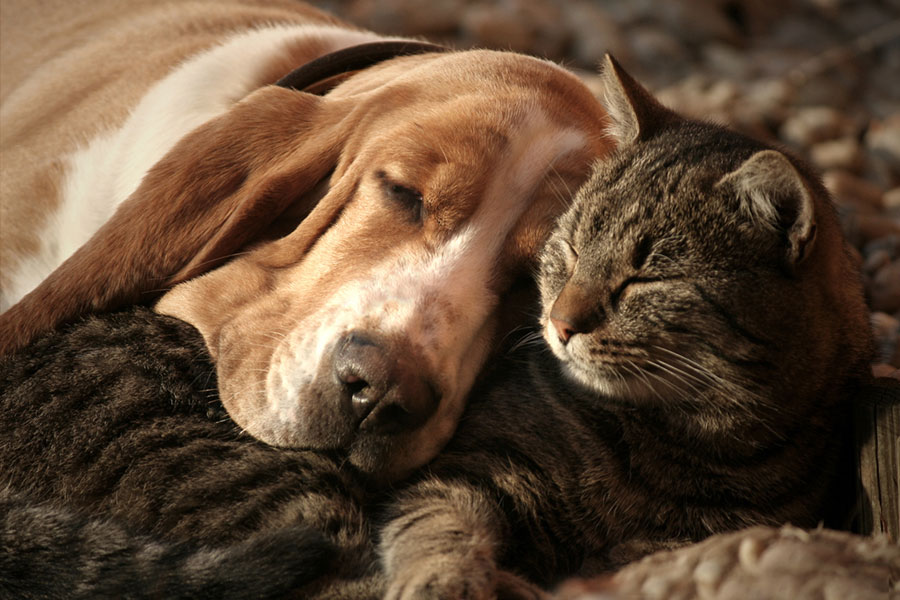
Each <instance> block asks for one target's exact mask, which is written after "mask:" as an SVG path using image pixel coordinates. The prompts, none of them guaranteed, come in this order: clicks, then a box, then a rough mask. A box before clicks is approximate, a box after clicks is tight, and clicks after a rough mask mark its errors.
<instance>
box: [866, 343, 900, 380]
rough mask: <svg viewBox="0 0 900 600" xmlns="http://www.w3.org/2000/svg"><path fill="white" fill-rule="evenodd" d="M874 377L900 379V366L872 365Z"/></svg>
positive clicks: (899, 353) (899, 352) (899, 351)
mask: <svg viewBox="0 0 900 600" xmlns="http://www.w3.org/2000/svg"><path fill="white" fill-rule="evenodd" d="M898 356H900V350H898ZM897 362H900V360H898V361H897ZM872 375H873V376H874V377H890V378H891V379H900V365H898V364H896V363H895V364H888V363H878V364H875V365H872Z"/></svg>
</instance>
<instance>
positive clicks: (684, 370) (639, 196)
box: [540, 58, 871, 409]
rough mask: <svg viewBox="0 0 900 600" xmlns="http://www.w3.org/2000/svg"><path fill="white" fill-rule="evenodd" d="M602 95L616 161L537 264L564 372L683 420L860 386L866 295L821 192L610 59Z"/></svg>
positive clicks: (546, 330)
mask: <svg viewBox="0 0 900 600" xmlns="http://www.w3.org/2000/svg"><path fill="white" fill-rule="evenodd" d="M604 83H605V85H606V90H607V91H606V100H605V105H606V107H607V110H608V112H609V114H610V120H611V125H610V127H609V132H610V135H612V136H613V137H615V138H616V140H617V142H618V150H617V152H616V153H615V154H614V155H613V156H612V157H610V158H607V159H604V160H602V161H600V162H599V163H598V164H597V165H596V166H595V169H594V173H593V175H592V177H591V179H590V180H589V182H588V183H586V184H585V185H584V186H583V187H582V188H581V189H580V190H579V191H578V193H577V194H576V198H575V200H574V203H573V205H572V206H571V208H570V209H569V210H568V212H567V213H566V214H565V215H564V216H563V217H562V218H561V220H560V224H559V226H558V228H557V230H556V232H555V233H554V235H553V236H552V238H551V240H550V241H549V243H548V245H547V247H546V249H545V251H544V255H543V257H542V262H541V275H540V283H541V293H542V301H543V309H542V315H541V325H542V327H543V335H544V337H545V338H546V340H547V341H548V343H549V344H550V346H551V348H552V349H553V352H554V353H555V354H556V356H557V357H558V358H560V359H561V360H562V362H563V363H564V369H565V370H566V372H567V373H568V374H570V375H571V376H572V377H573V378H574V379H576V380H578V381H580V382H581V383H583V384H585V385H587V386H589V387H590V388H593V389H594V390H596V391H598V392H600V393H601V394H606V395H609V396H612V397H615V398H619V399H622V400H625V401H629V402H647V401H649V402H653V401H654V400H660V399H662V400H665V401H666V402H672V401H676V402H680V403H683V404H684V405H685V406H688V407H689V406H691V405H692V403H696V401H697V400H698V399H699V398H701V397H702V398H707V397H709V398H715V399H716V402H718V403H726V404H727V403H729V402H733V401H745V400H748V399H753V398H756V399H760V400H765V401H767V402H770V401H777V400H778V399H779V398H784V397H786V396H788V395H797V394H799V395H804V394H810V393H815V392H814V390H816V389H818V388H819V387H822V386H823V385H824V383H825V380H830V381H832V382H834V381H839V380H840V379H841V378H843V379H847V378H848V377H849V376H851V375H853V374H859V373H862V372H863V371H864V370H865V369H866V367H867V364H868V360H869V357H870V349H871V341H870V333H869V326H868V318H867V313H866V309H865V306H864V303H863V296H862V288H861V285H860V282H859V278H858V276H857V274H856V269H855V266H854V265H853V261H852V260H851V259H850V257H849V254H848V252H847V248H846V247H845V243H844V240H843V237H842V235H841V232H840V228H839V225H838V222H837V220H836V218H835V215H834V211H833V209H832V207H831V205H830V202H829V199H828V196H827V192H826V191H825V189H824V188H823V187H822V185H821V183H820V182H819V181H818V179H817V177H816V176H815V175H813V174H812V173H810V171H809V170H808V169H807V168H806V167H805V166H804V165H803V164H802V163H801V162H800V161H798V160H796V159H795V158H793V157H791V156H789V155H787V154H785V153H784V152H783V151H781V150H777V149H774V148H771V147H768V146H766V145H764V144H762V143H760V142H757V141H754V140H751V139H749V138H747V137H744V136H742V135H739V134H737V133H735V132H733V131H729V130H727V129H725V128H722V127H718V126H715V125H711V124H707V123H701V122H697V121H692V120H688V119H685V118H683V117H681V116H679V115H677V114H675V113H674V112H672V111H670V110H668V109H666V108H664V107H663V106H661V105H660V104H659V103H658V102H657V101H656V100H655V99H654V98H653V97H652V96H651V95H650V94H649V93H648V92H647V91H646V90H645V89H644V88H642V87H641V86H640V85H639V84H638V83H637V82H635V81H634V80H633V79H632V78H631V77H630V76H629V75H628V74H627V73H625V72H624V71H623V70H622V69H621V67H620V66H619V65H618V64H617V63H616V62H615V61H614V60H613V59H612V58H608V59H607V65H606V68H605V71H604ZM844 375H846V377H845V376H844ZM854 376H855V375H854ZM834 377H837V378H838V379H837V380H835V379H834ZM723 406H724V404H723ZM719 408H720V409H722V406H720V407H719Z"/></svg>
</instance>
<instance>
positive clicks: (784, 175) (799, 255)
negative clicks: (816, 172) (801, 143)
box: [717, 150, 816, 265]
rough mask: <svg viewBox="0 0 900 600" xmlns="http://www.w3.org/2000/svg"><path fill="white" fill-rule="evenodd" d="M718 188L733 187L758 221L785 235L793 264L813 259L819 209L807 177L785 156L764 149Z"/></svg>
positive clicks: (789, 257) (726, 176)
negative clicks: (811, 256)
mask: <svg viewBox="0 0 900 600" xmlns="http://www.w3.org/2000/svg"><path fill="white" fill-rule="evenodd" d="M717 185H719V186H726V185H727V186H730V187H731V188H732V190H734V192H735V193H736V194H737V195H738V197H739V198H740V199H741V209H742V210H743V211H744V212H745V213H746V214H747V215H748V216H749V217H750V218H751V219H752V220H753V221H754V222H757V223H759V224H760V225H762V226H764V227H769V228H772V229H779V230H782V231H784V232H785V234H786V235H787V243H788V252H787V260H788V263H789V264H791V265H796V264H797V263H799V262H801V261H802V260H803V259H805V258H806V257H807V256H809V254H810V252H811V250H812V246H813V242H814V241H815V238H816V215H815V206H814V202H813V198H812V195H811V194H810V192H809V189H808V188H807V186H806V184H805V183H804V181H803V177H801V175H800V173H798V172H797V169H795V168H794V165H792V164H791V161H789V160H788V159H787V157H786V156H785V155H784V154H782V153H781V152H777V151H775V150H761V151H760V152H757V153H756V154H754V155H753V156H751V157H750V158H748V159H747V160H745V161H744V163H743V164H741V166H740V167H738V168H737V169H735V170H734V171H732V172H731V173H729V174H727V175H725V177H723V178H722V179H721V180H720V181H719V183H718V184H717Z"/></svg>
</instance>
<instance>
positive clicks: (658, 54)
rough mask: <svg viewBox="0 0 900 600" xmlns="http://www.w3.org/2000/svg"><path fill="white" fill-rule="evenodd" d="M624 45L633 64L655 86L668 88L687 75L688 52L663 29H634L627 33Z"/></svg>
mask: <svg viewBox="0 0 900 600" xmlns="http://www.w3.org/2000/svg"><path fill="white" fill-rule="evenodd" d="M626 41H627V42H628V45H629V50H630V55H631V56H632V57H633V59H634V61H635V63H637V64H639V65H641V66H643V68H644V69H645V70H647V71H648V75H649V76H650V77H651V78H652V79H653V81H654V82H655V84H656V85H657V86H658V85H660V84H662V85H668V84H669V83H672V82H674V81H678V80H680V79H682V78H684V77H686V76H687V75H688V74H689V73H690V70H691V69H690V66H691V65H690V63H691V60H690V58H691V57H690V54H689V52H688V49H687V48H685V46H684V45H683V44H682V43H681V42H679V41H678V39H677V38H676V37H675V36H673V35H670V34H669V33H668V32H667V31H666V30H665V29H664V28H662V27H658V26H655V25H638V26H636V27H634V28H633V29H631V30H630V31H629V32H628V37H627V38H626ZM639 72H640V71H639Z"/></svg>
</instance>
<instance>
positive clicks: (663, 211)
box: [0, 59, 872, 599]
mask: <svg viewBox="0 0 900 600" xmlns="http://www.w3.org/2000/svg"><path fill="white" fill-rule="evenodd" d="M603 77H604V81H605V84H606V86H607V94H606V105H607V107H608V110H609V112H610V115H611V127H610V135H613V136H614V137H615V138H616V139H617V141H618V144H619V149H618V150H617V153H616V154H615V156H613V157H611V158H609V159H605V160H604V161H603V162H600V163H598V164H597V165H596V167H595V172H594V174H593V176H592V177H591V179H590V181H589V182H588V183H587V184H586V185H585V186H584V187H582V189H581V190H579V191H578V192H577V193H576V195H575V198H574V200H573V202H572V206H571V208H570V209H569V210H568V212H567V213H566V214H565V215H564V216H563V218H562V219H561V221H560V224H559V227H558V228H557V230H556V231H555V233H554V234H553V236H552V238H551V240H550V241H549V242H548V244H547V246H546V249H545V251H544V254H543V256H542V260H541V268H540V272H539V274H538V282H539V286H540V290H541V297H542V309H541V318H540V327H541V329H540V334H541V335H542V337H543V338H544V339H543V340H540V339H535V340H533V341H531V342H529V343H524V344H522V345H520V347H518V348H517V349H516V350H515V351H512V352H510V353H509V354H508V355H506V356H504V357H503V358H501V359H500V360H498V361H497V362H496V363H495V365H494V367H493V369H492V370H491V372H490V373H488V374H487V375H486V376H485V377H484V378H483V379H482V380H481V381H480V382H479V384H478V386H477V387H476V388H475V391H474V392H473V395H472V398H471V400H470V405H469V407H468V408H467V409H466V413H465V415H464V418H463V420H462V421H461V422H460V424H459V427H458V430H457V433H456V435H455V436H454V438H453V439H452V440H451V442H450V443H449V444H448V446H447V447H446V448H445V450H444V451H443V452H442V453H441V454H440V455H439V456H438V457H437V458H436V459H435V460H434V461H433V462H432V463H431V464H430V465H429V466H428V467H427V468H425V469H423V470H422V471H421V473H420V474H418V475H416V476H415V477H414V478H412V479H411V480H409V481H408V482H405V483H402V484H397V485H396V486H395V487H394V488H392V489H388V490H379V489H373V488H372V487H371V486H370V485H368V482H366V481H365V480H364V478H363V477H362V476H361V475H360V474H359V473H357V472H355V471H354V470H353V469H352V467H350V466H349V465H347V464H346V462H345V460H344V458H343V457H341V456H340V455H339V454H336V453H331V454H328V453H315V452H308V451H301V450H279V449H275V448H269V447H266V446H264V445H262V444H259V443H257V442H254V441H253V440H252V439H249V438H247V437H245V436H241V435H240V432H239V431H237V430H236V428H235V426H234V425H233V424H232V423H231V422H230V421H228V419H227V416H226V415H224V413H223V412H222V408H221V405H220V404H219V403H218V402H217V400H216V399H215V397H214V390H215V382H214V375H213V371H212V370H211V366H210V364H209V361H208V357H206V356H205V351H204V350H203V348H202V341H200V339H199V336H197V335H196V332H195V331H193V330H192V328H191V327H190V326H188V325H186V324H184V323H180V322H178V321H174V320H171V319H167V318H166V317H160V316H158V315H153V314H152V313H149V312H148V311H146V310H143V309H136V310H134V311H132V312H128V313H124V314H121V315H111V316H103V317H92V318H90V319H87V320H86V321H84V322H83V323H80V324H78V325H76V326H74V327H72V328H71V329H70V330H69V331H67V332H61V333H54V334H51V335H49V336H47V337H46V338H44V339H43V340H41V341H40V342H38V343H37V344H36V345H35V346H33V347H32V348H31V349H30V350H29V351H28V352H27V353H22V354H18V355H16V356H15V357H11V358H9V359H6V360H4V361H3V362H0V388H2V390H3V392H2V407H0V408H2V410H0V425H2V426H0V448H2V449H3V451H2V453H0V474H2V475H0V477H2V480H0V485H7V486H10V487H11V488H12V489H15V490H17V491H19V492H21V493H23V494H26V495H27V497H28V498H30V499H32V501H39V502H45V501H53V502H57V503H65V504H66V505H67V506H68V507H74V509H77V510H79V511H86V512H87V513H89V514H90V515H91V518H92V519H102V522H104V523H106V522H112V523H124V524H127V525H128V527H129V528H130V530H133V531H136V532H138V535H140V536H151V537H150V538H149V539H150V540H154V539H158V540H160V541H161V542H163V543H175V544H193V545H198V544H199V545H203V546H215V547H220V548H226V549H227V548H230V547H231V546H233V545H234V544H238V543H240V542H241V540H243V539H244V538H245V537H247V536H250V535H260V534H266V533H267V532H278V531H279V530H281V529H282V528H285V527H296V526H300V527H301V530H300V532H298V534H297V538H296V543H297V544H298V545H302V544H304V543H305V542H304V536H305V535H307V534H304V533H302V532H303V531H304V530H306V529H312V530H314V531H318V532H320V533H321V534H322V535H323V536H324V538H325V540H326V541H327V543H328V544H329V545H330V546H331V547H332V548H333V549H334V552H336V557H335V558H334V559H333V560H332V561H331V562H330V563H329V564H328V565H327V566H326V567H325V568H323V569H322V571H321V574H322V576H321V577H319V578H311V579H309V581H307V583H298V588H299V589H300V590H301V593H302V594H303V597H310V596H313V595H316V594H322V595H323V596H322V597H328V596H329V595H330V596H331V597H339V598H348V599H352V598H359V599H362V598H378V597H382V595H383V594H386V595H387V597H388V598H454V599H455V598H488V597H492V596H493V595H495V594H499V595H500V596H501V597H511V598H522V597H534V598H537V597H541V596H542V594H543V592H542V589H546V588H548V587H549V586H552V585H553V584H554V583H555V582H556V581H558V580H559V579H561V578H563V577H566V576H569V575H572V574H575V573H583V574H590V573H593V572H597V571H603V570H609V569H613V568H616V567H617V566H618V565H621V564H624V563H626V562H628V561H630V560H633V559H635V558H637V557H639V556H642V555H644V554H647V553H649V552H651V551H653V550H655V549H658V548H661V547H672V546H676V545H679V544H683V543H687V542H690V541H694V540H699V539H701V538H704V537H706V536H708V535H710V534H712V533H715V532H719V531H728V530H733V529H737V528H740V527H743V526H745V525H750V524H778V525H780V524H782V523H783V522H786V521H790V522H792V523H793V524H795V525H798V526H812V525H816V524H817V523H818V522H819V521H820V520H822V519H825V518H828V519H829V521H828V522H829V523H833V522H835V521H836V520H837V519H839V517H840V510H838V509H840V508H842V505H843V502H839V501H838V500H839V498H838V496H840V489H839V487H840V486H839V485H838V483H839V482H838V479H839V478H840V477H843V476H844V474H843V472H842V465H841V461H840V460H839V457H840V456H841V455H842V453H843V454H847V453H846V447H845V446H846V444H847V440H846V434H847V431H845V428H844V427H843V425H845V424H846V423H847V422H848V420H849V412H848V410H849V398H850V396H851V394H852V391H853V389H854V387H855V386H856V385H858V383H859V382H860V381H863V380H864V379H865V378H866V374H867V373H868V364H869V361H870V358H871V348H872V343H871V338H870V333H869V326H868V319H867V315H866V310H865V306H864V304H863V299H862V291H861V286H860V284H859V279H858V276H857V274H856V272H855V269H854V266H853V264H852V261H851V259H850V258H849V255H848V253H847V251H846V248H845V246H844V243H843V240H842V238H841V235H840V231H839V229H838V225H837V222H836V219H835V216H834V214H833V211H832V209H831V207H830V205H829V204H828V199H827V194H826V192H825V191H824V189H823V188H822V186H821V184H820V183H819V182H818V180H817V179H816V177H815V176H814V175H812V174H811V173H810V172H809V171H808V169H807V168H806V167H805V166H803V165H802V164H801V163H800V162H798V161H796V160H795V159H793V158H790V157H788V155H786V154H785V153H783V152H781V151H778V150H776V149H773V148H770V147H767V146H765V145H763V144H761V143H758V142H755V141H752V140H749V139H747V138H745V137H742V136H740V135H738V134H736V133H733V132H730V131H728V130H725V129H723V128H720V127H717V126H713V125H707V124H702V123H697V122H694V121H689V120H686V119H683V118H681V117H679V116H677V115H675V114H674V113H672V112H670V111H668V110H666V109H664V108H663V107H661V106H660V105H658V104H657V103H656V101H655V100H653V98H652V97H651V96H650V95H649V93H648V92H646V91H645V90H644V89H643V88H641V87H640V86H639V84H637V83H636V82H635V81H634V80H633V79H631V78H630V76H628V75H627V74H626V73H625V72H624V71H622V70H621V68H620V67H619V66H618V65H617V64H616V63H615V62H614V61H612V60H611V59H610V61H609V64H608V65H607V66H606V69H605V71H604V76H603ZM204 390H210V391H204ZM844 487H852V486H849V485H845V486H844ZM830 501H831V502H830ZM829 505H833V506H829ZM831 508H834V514H833V515H832V514H830V513H829V509H831ZM90 522H91V523H93V521H90ZM23 533H24V534H26V535H27V531H25V532H23ZM141 539H144V538H141ZM154 543H155V542H154ZM376 544H377V545H376ZM132 547H134V548H137V549H139V548H140V544H135V545H133V546H132ZM376 552H377V554H376ZM27 558H28V557H27V556H26V557H23V560H27ZM379 561H380V562H379ZM111 576H112V575H111ZM3 577H5V575H4V573H3V572H2V571H0V586H2V584H3V583H2V582H3ZM74 581H76V582H77V581H78V579H77V573H76V577H75V578H74ZM360 582H361V583H360ZM247 585H249V586H251V587H252V585H253V581H252V580H251V581H248V582H247ZM0 589H2V587H0Z"/></svg>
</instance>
